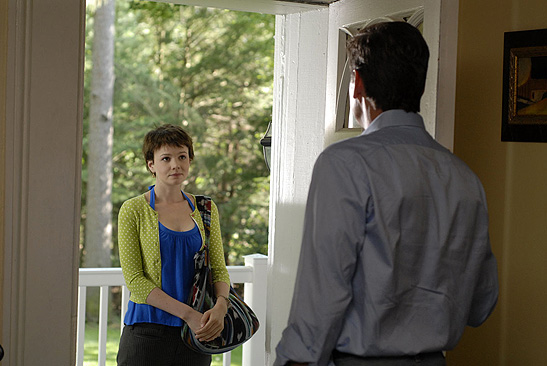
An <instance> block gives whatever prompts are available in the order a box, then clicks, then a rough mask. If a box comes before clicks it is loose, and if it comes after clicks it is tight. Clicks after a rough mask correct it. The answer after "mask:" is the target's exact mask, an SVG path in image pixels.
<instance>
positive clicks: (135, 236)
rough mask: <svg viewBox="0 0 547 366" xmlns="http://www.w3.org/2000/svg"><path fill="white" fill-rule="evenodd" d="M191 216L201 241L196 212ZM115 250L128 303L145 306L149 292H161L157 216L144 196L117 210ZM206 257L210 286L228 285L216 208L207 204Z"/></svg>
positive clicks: (126, 202) (202, 232) (199, 225)
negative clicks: (209, 266)
mask: <svg viewBox="0 0 547 366" xmlns="http://www.w3.org/2000/svg"><path fill="white" fill-rule="evenodd" d="M192 197H193V196H192ZM194 201H195V199H194ZM191 216H192V218H193V219H194V220H195V222H196V223H197V225H198V227H199V231H200V233H201V237H202V238H204V237H205V232H204V231H203V222H202V220H201V215H200V213H199V211H198V209H197V208H195V209H194V212H192V214H191ZM202 240H203V239H202ZM202 245H203V244H202ZM118 247H119V252H120V263H121V267H122V272H123V277H124V279H125V283H126V285H127V288H128V289H129V291H130V292H131V297H130V300H131V301H133V302H135V303H139V304H145V303H146V298H147V297H148V295H149V294H150V292H151V291H152V290H153V289H154V288H155V287H159V288H161V255H160V241H159V227H158V213H157V212H156V211H154V210H153V209H152V207H150V205H149V204H148V202H147V201H146V198H145V196H144V194H142V195H140V196H137V197H134V198H131V199H129V200H127V201H125V202H124V203H123V205H122V207H121V208H120V213H119V215H118ZM209 255H210V259H211V270H212V274H213V282H226V283H227V284H228V285H229V284H230V276H229V275H228V270H227V269H226V263H225V261H224V250H223V247H222V238H221V235H220V223H219V217H218V208H217V206H216V205H215V203H214V202H211V233H210V237H209Z"/></svg>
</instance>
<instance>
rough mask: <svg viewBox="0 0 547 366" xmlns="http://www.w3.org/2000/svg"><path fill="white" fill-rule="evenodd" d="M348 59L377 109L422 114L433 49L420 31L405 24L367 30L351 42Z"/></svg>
mask: <svg viewBox="0 0 547 366" xmlns="http://www.w3.org/2000/svg"><path fill="white" fill-rule="evenodd" d="M348 55H349V61H350V65H351V67H352V69H353V70H356V71H357V72H358V73H359V76H360V77H361V79H362V80H363V84H364V87H365V92H366V94H367V96H368V97H369V98H371V99H372V100H373V101H374V102H375V104H376V107H377V108H380V109H381V110H383V111H387V110H390V109H404V110H405V111H407V112H419V111H420V99H421V97H422V95H423V93H424V88H425V77H426V73H427V62H428V60H429V49H428V47H427V44H426V43H425V40H424V38H423V37H422V35H421V33H420V31H419V30H418V29H416V28H415V27H413V26H412V25H410V24H408V23H405V22H385V23H377V24H374V25H371V26H368V27H365V28H364V29H363V30H362V31H361V32H360V33H358V34H357V35H356V36H355V37H354V38H352V39H351V40H350V41H349V43H348Z"/></svg>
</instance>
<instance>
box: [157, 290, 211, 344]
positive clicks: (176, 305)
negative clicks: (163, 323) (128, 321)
mask: <svg viewBox="0 0 547 366" xmlns="http://www.w3.org/2000/svg"><path fill="white" fill-rule="evenodd" d="M146 303H147V304H148V305H152V306H154V307H156V308H158V309H161V310H163V311H166V312H168V313H169V314H172V315H174V316H176V317H179V318H181V319H182V320H184V321H185V322H186V324H188V326H189V327H190V329H192V331H193V332H194V333H196V335H198V332H199V330H200V329H201V328H202V327H203V326H204V325H205V322H204V321H203V318H204V314H201V313H200V312H198V311H196V310H194V309H192V308H191V307H190V306H188V305H186V304H185V303H183V302H180V301H178V300H176V299H174V298H172V297H171V296H169V295H167V294H166V293H165V292H164V291H163V290H161V289H160V288H159V287H156V288H154V289H153V290H152V291H151V292H150V294H149V295H148V297H147V298H146ZM198 339H199V340H202V339H201V338H200V337H199V336H198ZM212 339H214V338H211V339H209V338H205V337H204V339H203V340H206V341H209V340H212Z"/></svg>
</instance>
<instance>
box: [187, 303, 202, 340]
mask: <svg viewBox="0 0 547 366" xmlns="http://www.w3.org/2000/svg"><path fill="white" fill-rule="evenodd" d="M202 318H203V314H202V313H200V312H199V311H196V310H194V309H191V310H189V311H188V315H187V317H186V319H185V320H184V321H185V322H186V324H188V326H189V327H190V329H191V330H192V332H194V333H195V334H197V332H198V331H199V330H200V329H201V328H202V327H203V325H202V324H201V319H202Z"/></svg>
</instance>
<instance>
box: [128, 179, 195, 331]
mask: <svg viewBox="0 0 547 366" xmlns="http://www.w3.org/2000/svg"><path fill="white" fill-rule="evenodd" d="M181 192H182V191H181ZM182 195H183V196H184V198H185V199H186V201H187V202H188V204H189V205H190V208H191V209H192V211H194V205H193V204H192V201H191V200H190V199H189V198H188V197H187V196H186V195H185V194H184V192H182ZM155 202H156V197H155V194H154V187H152V189H151V190H150V207H152V209H154V207H155ZM158 223H159V237H160V253H161V279H162V280H161V287H162V288H161V289H162V290H163V291H164V292H165V293H166V294H167V295H169V296H171V297H172V298H174V299H176V300H178V301H181V302H185V301H186V300H187V298H188V294H189V293H190V289H191V287H192V280H193V277H194V255H195V254H196V252H197V251H198V250H199V249H200V248H201V233H200V232H199V228H198V226H197V225H194V228H193V229H191V230H189V231H182V232H181V231H173V230H170V229H168V228H166V227H165V226H163V225H162V223H161V222H158ZM124 323H125V324H127V325H132V324H135V323H155V324H164V325H170V326H175V327H181V326H182V325H183V321H182V319H180V318H179V317H177V316H174V315H171V314H169V313H168V312H166V311H163V310H161V309H158V308H156V307H154V306H151V305H148V304H137V303H134V302H133V301H129V304H128V307H127V313H126V314H125V318H124Z"/></svg>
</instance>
